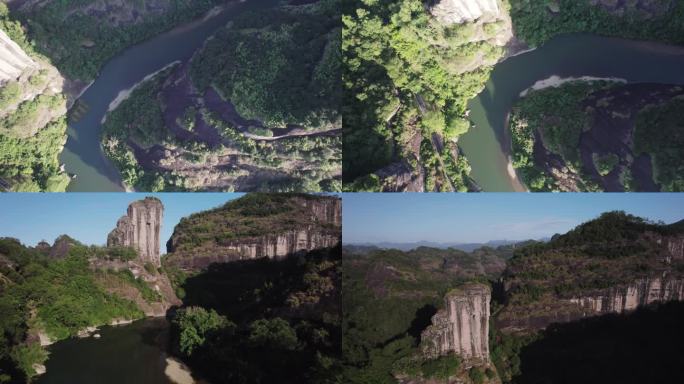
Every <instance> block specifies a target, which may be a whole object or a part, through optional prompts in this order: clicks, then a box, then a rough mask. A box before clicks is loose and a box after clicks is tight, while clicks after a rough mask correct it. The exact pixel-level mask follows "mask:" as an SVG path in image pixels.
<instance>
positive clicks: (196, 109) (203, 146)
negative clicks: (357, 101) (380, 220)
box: [103, 1, 341, 191]
mask: <svg viewBox="0 0 684 384" xmlns="http://www.w3.org/2000/svg"><path fill="white" fill-rule="evenodd" d="M334 3H335V1H324V2H318V3H316V4H311V5H302V6H296V7H294V6H285V7H279V8H275V9H272V10H260V11H258V12H252V13H246V14H244V15H240V16H238V17H236V18H235V19H234V20H233V21H232V22H231V23H230V24H229V25H228V26H227V27H225V28H224V29H221V30H219V31H218V32H217V34H216V36H215V37H212V38H210V39H208V40H207V41H206V43H205V45H204V46H203V47H202V48H201V49H199V50H198V51H197V52H196V53H195V54H194V57H193V58H192V60H189V61H187V62H184V63H181V64H180V65H178V66H177V67H175V68H169V70H168V71H162V72H160V73H159V74H158V75H157V76H155V77H154V78H153V79H151V80H150V82H149V83H147V84H145V86H144V87H138V88H136V89H135V90H134V91H133V92H132V93H131V94H130V95H129V98H128V99H127V100H125V101H124V102H123V103H121V104H120V105H118V108H116V109H113V110H110V113H109V114H108V116H107V120H106V123H105V124H104V131H103V145H104V148H105V152H106V154H107V155H108V156H109V157H110V158H111V159H112V160H113V162H114V164H116V165H117V167H118V168H119V169H120V170H121V172H122V175H123V179H124V182H125V184H126V185H128V186H132V187H134V188H135V189H137V190H155V191H156V190H236V191H249V190H264V191H321V190H323V191H335V190H339V189H340V181H339V178H340V177H341V135H340V134H341V132H340V131H341V117H340V115H339V111H338V110H337V108H338V106H339V103H337V102H335V100H337V99H338V98H339V92H338V91H337V90H336V88H337V81H335V80H334V79H336V78H339V58H338V57H337V53H336V49H338V47H339V44H340V39H341V36H340V30H339V20H338V19H337V17H336V15H337V10H336V8H335V7H334V6H332V5H334ZM293 28H294V29H293ZM270 32H277V35H278V36H280V37H279V39H281V40H278V41H275V40H273V39H274V38H275V37H274V36H276V35H272V34H270ZM239 47H250V48H248V51H249V52H248V53H246V54H245V55H246V56H245V55H242V56H241V55H237V54H230V53H231V52H233V53H235V52H237V50H238V48H239ZM264 47H270V48H268V49H267V48H264ZM240 49H242V48H240ZM264 50H266V51H268V52H269V54H268V55H266V56H268V57H266V56H264ZM243 53H244V52H243ZM272 63H281V64H280V65H279V66H278V68H270V67H269V66H270V65H271V64H272ZM264 71H266V72H268V73H269V75H268V76H265V77H264V76H262V75H263V72H264ZM226 79H230V81H228V82H227V80H226ZM254 82H256V83H257V85H256V86H255V85H254V84H253V83H254ZM110 106H111V105H110Z"/></svg>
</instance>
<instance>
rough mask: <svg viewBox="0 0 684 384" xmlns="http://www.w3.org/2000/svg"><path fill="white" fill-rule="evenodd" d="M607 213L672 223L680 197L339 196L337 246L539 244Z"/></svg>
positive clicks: (682, 202)
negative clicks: (535, 241)
mask: <svg viewBox="0 0 684 384" xmlns="http://www.w3.org/2000/svg"><path fill="white" fill-rule="evenodd" d="M610 210H624V211H627V212H629V213H632V214H634V215H638V216H641V217H646V218H649V219H652V220H662V221H664V222H666V223H672V222H675V221H679V220H681V219H684V193H680V194H677V193H672V194H670V193H596V194H589V193H581V194H580V193H577V194H574V193H555V194H550V193H549V194H539V193H469V194H448V193H441V194H440V193H422V194H421V193H413V194H410V193H409V194H400V193H396V194H390V193H384V194H378V193H356V194H344V202H343V216H342V218H343V225H342V230H343V242H344V243H346V244H352V243H366V242H368V243H377V242H385V241H387V242H396V243H409V242H417V241H423V240H424V241H434V242H464V243H474V242H486V241H489V240H525V239H540V238H543V237H548V236H552V235H553V234H555V233H563V232H566V231H567V230H569V229H571V228H573V227H574V226H576V225H577V224H580V223H582V222H584V221H587V220H590V219H592V218H594V217H596V216H598V215H599V214H600V213H601V212H605V211H610Z"/></svg>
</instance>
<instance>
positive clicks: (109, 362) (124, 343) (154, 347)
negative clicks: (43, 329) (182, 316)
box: [34, 318, 200, 384]
mask: <svg viewBox="0 0 684 384" xmlns="http://www.w3.org/2000/svg"><path fill="white" fill-rule="evenodd" d="M96 332H97V333H95V334H93V335H92V336H84V337H80V338H73V339H67V340H63V341H59V342H57V343H55V344H53V345H52V346H51V347H49V348H48V351H49V353H50V359H49V360H48V361H47V362H46V372H45V373H44V374H42V375H40V376H39V377H37V378H36V380H34V381H35V382H36V383H39V384H52V383H64V382H70V383H75V384H86V383H92V382H98V383H103V384H118V383H121V382H145V383H150V384H194V383H199V382H200V381H198V380H195V379H194V378H193V376H192V372H191V371H190V370H189V368H188V367H187V366H186V365H184V364H183V363H182V362H180V361H179V360H177V359H175V358H174V357H170V356H169V352H170V350H169V347H170V344H169V343H170V340H169V332H170V323H169V322H168V321H167V320H166V319H164V318H146V319H141V320H137V321H135V322H132V323H129V324H126V325H118V326H103V327H100V328H99V329H98V330H97V331H96Z"/></svg>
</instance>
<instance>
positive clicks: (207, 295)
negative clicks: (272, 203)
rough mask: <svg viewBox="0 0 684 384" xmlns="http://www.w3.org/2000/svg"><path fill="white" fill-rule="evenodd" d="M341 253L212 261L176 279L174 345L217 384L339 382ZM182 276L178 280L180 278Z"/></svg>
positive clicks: (184, 356) (336, 249)
mask: <svg viewBox="0 0 684 384" xmlns="http://www.w3.org/2000/svg"><path fill="white" fill-rule="evenodd" d="M339 268H340V249H339V248H335V249H325V250H317V251H313V252H310V253H308V254H307V255H301V256H291V257H288V258H285V259H282V260H275V259H274V260H271V259H268V258H262V259H257V260H244V261H236V262H231V263H226V264H214V265H212V266H210V267H209V269H208V270H206V271H204V272H201V273H199V274H196V275H194V276H185V277H184V278H183V279H181V280H176V284H178V287H179V288H182V289H181V290H180V291H181V292H183V297H182V299H183V304H184V307H183V308H182V309H180V310H179V311H178V312H177V313H176V314H175V316H174V319H173V327H172V344H173V346H174V349H175V350H176V351H177V353H179V354H180V356H182V357H183V360H184V361H185V362H187V363H188V365H189V366H190V367H191V368H192V370H193V372H194V373H196V374H197V375H199V376H201V377H202V378H205V379H207V380H209V381H210V382H216V383H219V382H220V383H224V382H226V383H227V382H230V383H274V382H278V383H339V382H340V350H341V344H342V335H341V332H340V316H341V309H340V302H339V295H340V281H339ZM177 276H178V275H177Z"/></svg>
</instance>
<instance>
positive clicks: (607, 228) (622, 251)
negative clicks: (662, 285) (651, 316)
mask: <svg viewBox="0 0 684 384" xmlns="http://www.w3.org/2000/svg"><path fill="white" fill-rule="evenodd" d="M680 225H681V224H675V225H665V224H663V223H654V222H650V221H648V220H645V219H643V218H640V217H636V216H633V215H630V214H626V213H625V212H622V211H615V212H606V213H603V214H602V215H601V216H599V217H598V218H596V219H594V220H591V221H588V222H586V223H583V224H581V225H579V226H577V227H576V228H574V229H573V230H571V231H569V232H567V233H566V234H563V235H556V236H554V237H553V238H552V239H551V241H549V242H548V243H538V244H536V245H532V246H528V247H525V248H522V249H520V250H518V251H517V252H516V253H515V255H514V256H513V258H511V259H510V261H509V263H508V268H507V270H506V272H505V274H504V278H505V279H506V281H507V284H508V286H509V289H508V290H507V293H506V295H507V299H508V304H509V305H511V306H512V307H515V306H520V307H521V308H522V309H520V308H519V309H518V312H516V313H514V314H509V315H508V316H523V317H525V316H535V314H536V315H539V313H542V314H543V313H544V311H545V309H544V305H545V304H544V303H550V302H557V298H569V297H576V296H577V295H579V294H581V293H582V292H587V291H589V292H591V291H592V290H594V291H595V290H599V289H607V288H610V287H616V286H625V285H626V284H629V283H631V282H633V281H635V280H636V279H639V278H647V277H649V276H652V275H653V274H658V273H660V272H661V271H662V268H663V260H664V258H665V255H666V254H667V253H668V251H667V248H666V246H665V245H663V243H662V241H659V240H658V239H657V238H652V237H651V236H649V234H651V235H654V234H657V235H659V236H671V235H680V234H681V233H682V229H681V227H680ZM673 263H675V264H678V265H679V266H676V267H672V268H668V269H670V272H669V273H670V274H672V273H674V274H679V273H681V272H680V271H681V270H682V269H681V268H682V266H681V265H680V264H681V262H674V261H673ZM570 309H572V308H570ZM555 310H556V311H559V313H560V311H561V310H559V309H555ZM520 311H522V312H524V313H525V315H522V314H521V313H520Z"/></svg>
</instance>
